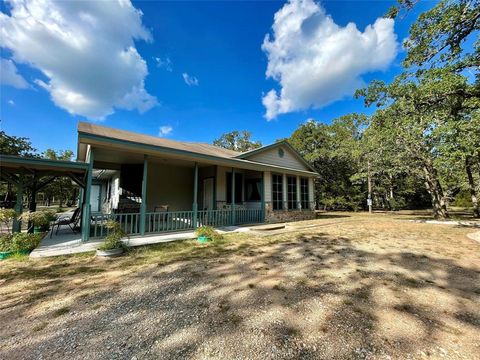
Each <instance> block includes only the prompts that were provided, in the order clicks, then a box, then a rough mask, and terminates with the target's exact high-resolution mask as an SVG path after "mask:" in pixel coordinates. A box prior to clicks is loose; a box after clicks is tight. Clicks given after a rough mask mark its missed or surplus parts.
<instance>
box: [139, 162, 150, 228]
mask: <svg viewBox="0 0 480 360" xmlns="http://www.w3.org/2000/svg"><path fill="white" fill-rule="evenodd" d="M147 178H148V158H147V155H145V156H144V159H143V178H142V203H141V204H140V235H145V222H146V219H147V215H146V213H147Z"/></svg>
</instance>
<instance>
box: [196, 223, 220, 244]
mask: <svg viewBox="0 0 480 360" xmlns="http://www.w3.org/2000/svg"><path fill="white" fill-rule="evenodd" d="M195 235H197V240H198V242H199V243H202V244H204V243H206V242H208V241H210V240H217V239H220V238H221V237H222V235H220V234H219V233H218V232H217V231H215V229H214V228H213V227H211V226H201V227H199V228H197V230H195Z"/></svg>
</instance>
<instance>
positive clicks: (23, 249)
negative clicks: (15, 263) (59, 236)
mask: <svg viewBox="0 0 480 360" xmlns="http://www.w3.org/2000/svg"><path fill="white" fill-rule="evenodd" d="M42 237H43V235H42V234H28V233H15V234H13V235H3V236H0V260H3V259H6V258H8V257H10V256H12V255H13V254H15V253H17V254H24V255H28V254H29V253H30V252H31V251H32V250H33V249H35V248H36V247H37V246H38V244H39V243H40V241H41V240H42Z"/></svg>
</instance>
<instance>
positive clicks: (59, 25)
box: [0, 0, 158, 119]
mask: <svg viewBox="0 0 480 360" xmlns="http://www.w3.org/2000/svg"><path fill="white" fill-rule="evenodd" d="M10 7H11V15H10V16H9V15H7V14H5V13H1V12H0V26H1V28H2V36H1V40H0V45H1V46H2V47H3V48H8V49H10V51H11V52H12V53H13V59H14V60H15V61H16V62H17V63H20V62H21V63H25V64H29V65H30V66H32V67H34V68H37V69H39V70H40V71H41V72H42V73H43V74H44V75H45V78H46V79H44V80H36V81H35V82H36V84H37V85H40V86H41V87H43V88H44V89H45V90H47V91H48V92H49V93H50V95H51V98H52V100H53V102H54V103H55V104H56V105H57V106H59V107H61V108H63V109H65V110H67V111H68V112H70V113H71V114H78V115H83V116H85V117H88V118H91V119H103V118H104V117H106V116H108V115H109V114H112V113H113V112H114V109H115V108H119V109H120V108H121V109H128V110H132V109H138V111H140V112H144V111H147V110H148V109H150V108H151V107H153V106H155V105H157V104H158V102H157V99H156V98H155V97H154V96H152V95H150V94H149V93H148V92H147V91H146V90H145V85H144V80H145V77H146V76H147V74H148V70H147V65H146V62H145V60H143V59H142V57H141V56H140V54H139V53H138V52H137V49H136V48H135V43H134V40H145V41H150V40H151V35H150V33H149V31H148V30H147V29H145V28H144V26H143V25H142V19H141V17H142V13H141V11H139V10H137V9H135V8H134V7H133V5H132V4H131V3H130V1H129V0H117V1H54V0H43V1H33V0H24V1H10Z"/></svg>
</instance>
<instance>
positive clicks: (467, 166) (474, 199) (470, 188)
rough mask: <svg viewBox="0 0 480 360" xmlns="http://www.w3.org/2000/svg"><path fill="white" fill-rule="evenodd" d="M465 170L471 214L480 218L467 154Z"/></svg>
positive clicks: (479, 209) (470, 164)
mask: <svg viewBox="0 0 480 360" xmlns="http://www.w3.org/2000/svg"><path fill="white" fill-rule="evenodd" d="M465 170H466V171H467V178H468V188H469V190H470V195H471V197H472V205H473V216H474V217H476V218H480V207H479V204H478V196H477V191H476V188H475V181H474V180H473V174H472V163H471V159H470V157H469V156H467V158H466V159H465Z"/></svg>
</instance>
